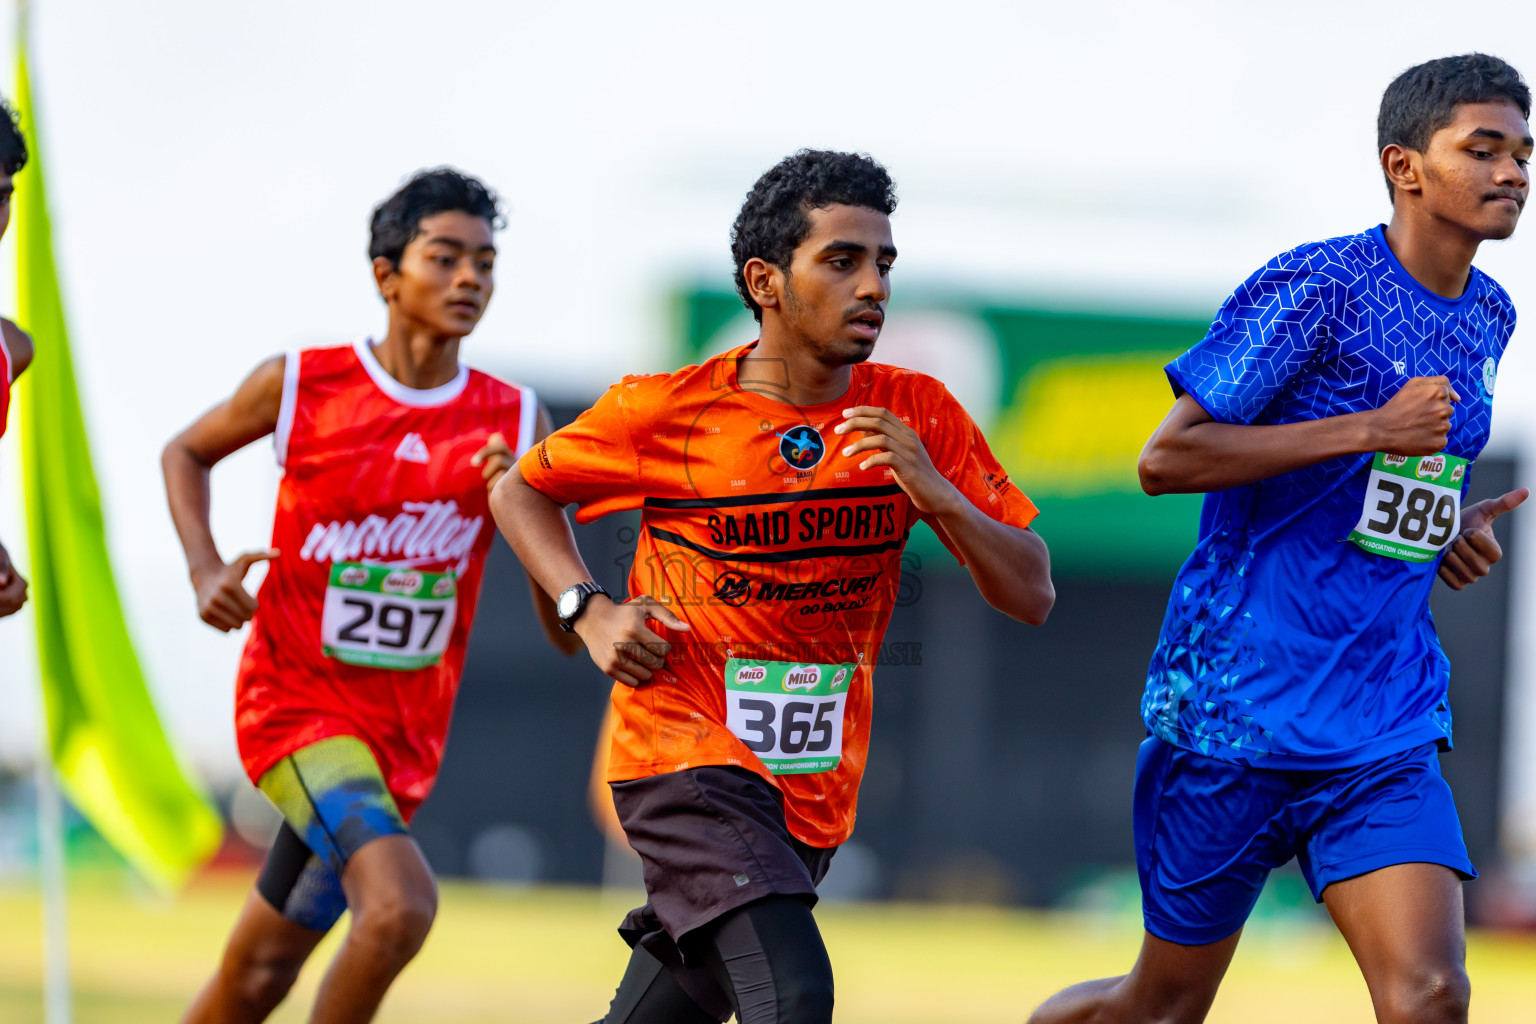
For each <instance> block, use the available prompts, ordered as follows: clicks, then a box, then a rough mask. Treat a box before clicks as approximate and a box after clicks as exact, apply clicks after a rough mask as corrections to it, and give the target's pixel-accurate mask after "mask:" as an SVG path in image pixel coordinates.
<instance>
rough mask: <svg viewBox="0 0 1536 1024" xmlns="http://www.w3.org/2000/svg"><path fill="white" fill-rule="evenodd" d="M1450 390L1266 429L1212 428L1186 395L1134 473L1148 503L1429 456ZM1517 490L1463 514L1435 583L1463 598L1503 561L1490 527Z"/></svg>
mask: <svg viewBox="0 0 1536 1024" xmlns="http://www.w3.org/2000/svg"><path fill="white" fill-rule="evenodd" d="M1459 400H1460V396H1458V395H1457V394H1456V390H1455V388H1453V387H1451V385H1450V382H1449V381H1448V380H1447V379H1446V378H1444V377H1414V378H1412V379H1410V380H1409V381H1408V382H1407V383H1406V384H1404V385H1403V387H1402V389H1401V390H1399V391H1398V392H1397V394H1395V395H1393V396H1392V397H1391V398H1390V399H1388V401H1387V404H1386V405H1383V406H1382V407H1381V408H1379V409H1373V410H1371V411H1369V412H1357V413H1347V414H1345V415H1342V416H1330V417H1327V418H1324V419H1319V420H1303V421H1301V422H1299V423H1285V424H1279V425H1274V426H1249V425H1242V424H1230V423H1219V422H1217V421H1216V420H1215V419H1214V418H1212V416H1211V414H1210V413H1208V412H1206V411H1205V409H1204V408H1203V407H1202V406H1201V405H1200V403H1199V402H1198V401H1196V400H1195V398H1194V397H1193V396H1192V395H1189V394H1187V393H1186V394H1183V395H1180V396H1179V398H1178V400H1177V401H1176V402H1174V403H1173V410H1172V411H1171V412H1169V413H1168V416H1167V418H1166V419H1164V420H1163V422H1162V423H1161V424H1160V425H1159V426H1158V428H1157V430H1156V431H1155V432H1154V433H1153V434H1152V437H1151V439H1150V440H1149V441H1147V446H1146V447H1145V448H1144V449H1142V452H1141V461H1140V463H1139V464H1138V466H1137V470H1138V471H1139V473H1140V475H1141V486H1142V489H1143V490H1145V491H1146V492H1147V493H1148V494H1168V493H1180V494H1184V493H1190V492H1202V491H1219V490H1225V489H1226V488H1229V487H1241V486H1242V485H1244V484H1251V483H1255V482H1257V481H1259V480H1268V479H1270V478H1271V477H1275V476H1280V475H1281V474H1283V473H1290V472H1292V471H1294V470H1298V469H1302V468H1305V467H1307V466H1312V465H1316V464H1317V463H1319V462H1324V461H1326V460H1328V459H1333V458H1337V457H1339V456H1341V455H1356V454H1363V453H1365V452H1378V451H1385V452H1391V453H1393V454H1396V455H1434V454H1436V453H1438V452H1440V451H1442V450H1443V449H1444V448H1445V439H1446V436H1447V435H1448V434H1449V432H1450V425H1451V410H1452V405H1451V403H1452V402H1455V401H1459ZM1529 493H1530V492H1529V491H1527V490H1526V489H1525V488H1524V487H1517V488H1516V489H1515V490H1513V491H1510V492H1509V493H1508V494H1505V495H1502V496H1501V497H1498V498H1488V499H1486V500H1484V501H1479V502H1477V503H1476V504H1473V505H1469V506H1468V507H1466V508H1464V509H1462V511H1461V534H1460V536H1458V537H1457V538H1456V540H1455V541H1454V542H1453V543H1452V544H1451V546H1450V547H1449V548H1447V549H1446V553H1445V557H1444V558H1443V559H1442V560H1441V563H1440V569H1439V576H1440V579H1441V580H1442V581H1444V582H1445V584H1446V585H1447V586H1449V587H1450V588H1451V589H1453V590H1462V589H1464V588H1465V587H1467V586H1468V585H1470V584H1472V583H1475V582H1477V580H1479V579H1480V578H1482V577H1484V576H1486V575H1488V571H1489V569H1491V568H1492V567H1493V565H1494V563H1496V562H1498V561H1499V559H1501V558H1503V557H1504V550H1503V548H1502V547H1500V546H1499V542H1498V540H1497V539H1496V538H1495V537H1494V534H1493V521H1494V520H1495V519H1496V518H1498V517H1499V516H1501V515H1503V514H1504V513H1505V512H1509V511H1510V510H1512V509H1514V508H1516V507H1517V506H1519V505H1520V504H1521V503H1522V502H1524V501H1525V499H1526V498H1527V497H1528V496H1529Z"/></svg>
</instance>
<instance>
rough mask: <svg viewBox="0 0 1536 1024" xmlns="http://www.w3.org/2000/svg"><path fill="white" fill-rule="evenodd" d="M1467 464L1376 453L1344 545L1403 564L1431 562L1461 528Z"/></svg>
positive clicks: (1445, 457) (1447, 458) (1444, 458)
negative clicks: (1362, 501)
mask: <svg viewBox="0 0 1536 1024" xmlns="http://www.w3.org/2000/svg"><path fill="white" fill-rule="evenodd" d="M1466 474H1467V460H1466V459H1462V458H1458V457H1457V456H1455V455H1447V454H1445V453H1444V452H1441V453H1440V454H1439V455H1425V456H1416V455H1387V454H1384V453H1382V452H1377V453H1376V457H1375V458H1374V459H1372V460H1371V476H1370V479H1369V480H1368V481H1367V482H1366V485H1365V505H1364V506H1363V507H1362V508H1361V510H1360V521H1359V522H1358V523H1356V524H1355V528H1354V529H1353V530H1352V531H1350V534H1349V539H1350V540H1352V541H1354V542H1355V543H1356V544H1358V545H1360V547H1362V548H1364V549H1365V550H1366V551H1369V552H1371V553H1372V554H1376V555H1385V556H1386V557H1388V558H1399V559H1402V560H1403V561H1405V562H1428V561H1431V560H1432V559H1433V558H1434V557H1435V556H1436V555H1438V554H1439V553H1440V550H1441V549H1442V548H1444V547H1445V546H1446V545H1447V544H1449V543H1450V542H1451V541H1452V540H1454V539H1455V537H1456V534H1457V531H1458V530H1460V528H1461V488H1462V484H1463V481H1464V479H1465V477H1466Z"/></svg>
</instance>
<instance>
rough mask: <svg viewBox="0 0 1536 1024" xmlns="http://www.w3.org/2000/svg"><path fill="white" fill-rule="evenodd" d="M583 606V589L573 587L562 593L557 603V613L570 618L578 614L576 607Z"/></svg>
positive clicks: (564, 617)
mask: <svg viewBox="0 0 1536 1024" xmlns="http://www.w3.org/2000/svg"><path fill="white" fill-rule="evenodd" d="M580 607H581V591H579V590H577V589H576V588H575V587H572V588H571V589H570V590H567V591H565V592H563V593H562V594H561V595H560V600H559V602H558V603H557V604H556V605H555V613H556V614H557V615H559V616H560V617H561V618H562V619H568V618H570V617H571V616H572V615H575V614H576V609H578V608H580Z"/></svg>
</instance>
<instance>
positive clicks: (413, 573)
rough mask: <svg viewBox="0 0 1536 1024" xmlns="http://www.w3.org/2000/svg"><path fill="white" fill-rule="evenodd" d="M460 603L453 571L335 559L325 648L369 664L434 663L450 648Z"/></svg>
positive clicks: (330, 653) (326, 652)
mask: <svg viewBox="0 0 1536 1024" xmlns="http://www.w3.org/2000/svg"><path fill="white" fill-rule="evenodd" d="M457 608H458V586H457V581H456V580H455V579H454V577H453V574H452V573H436V572H419V571H417V570H415V569H392V568H390V567H388V566H382V565H352V564H348V563H344V562H337V563H336V564H334V565H332V566H331V582H330V586H328V587H326V588H325V614H324V616H323V617H322V618H321V620H320V644H321V652H322V653H323V654H324V655H325V656H326V657H328V658H335V659H336V660H337V661H344V662H346V663H347V664H349V665H366V666H368V667H369V668H386V669H397V670H406V669H417V668H425V667H427V666H428V665H435V664H437V663H438V662H439V661H441V660H442V657H443V652H444V651H446V650H447V649H448V637H449V636H450V635H451V634H452V633H453V620H454V615H455V612H456V611H457Z"/></svg>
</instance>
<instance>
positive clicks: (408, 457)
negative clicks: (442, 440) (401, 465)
mask: <svg viewBox="0 0 1536 1024" xmlns="http://www.w3.org/2000/svg"><path fill="white" fill-rule="evenodd" d="M395 459H396V460H397V461H399V462H419V463H421V464H422V465H426V464H427V463H429V462H431V461H432V456H431V454H430V453H428V451H427V442H425V441H423V440H422V439H421V435H420V434H406V435H405V440H404V441H401V442H400V447H398V448H396V449H395Z"/></svg>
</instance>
